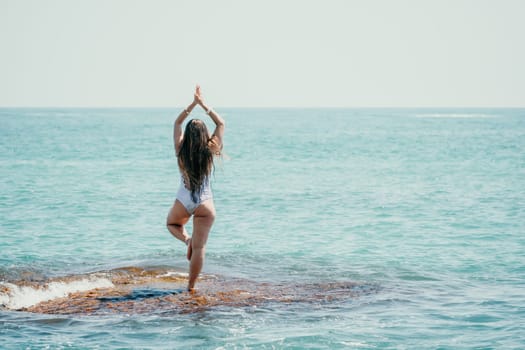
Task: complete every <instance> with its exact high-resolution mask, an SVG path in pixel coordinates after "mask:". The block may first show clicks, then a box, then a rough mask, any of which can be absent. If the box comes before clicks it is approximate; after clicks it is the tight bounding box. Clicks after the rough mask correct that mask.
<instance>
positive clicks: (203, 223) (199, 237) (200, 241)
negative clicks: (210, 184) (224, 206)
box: [191, 199, 215, 249]
mask: <svg viewBox="0 0 525 350" xmlns="http://www.w3.org/2000/svg"><path fill="white" fill-rule="evenodd" d="M214 221H215V206H214V204H213V200H212V199H209V200H206V201H204V202H202V203H201V204H200V205H199V206H198V207H197V209H195V212H194V213H193V235H192V236H191V245H192V247H193V248H194V249H195V248H203V247H204V246H205V245H206V242H207V241H208V234H209V233H210V229H211V226H212V225H213V222H214Z"/></svg>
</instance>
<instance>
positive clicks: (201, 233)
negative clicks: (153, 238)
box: [188, 199, 215, 291]
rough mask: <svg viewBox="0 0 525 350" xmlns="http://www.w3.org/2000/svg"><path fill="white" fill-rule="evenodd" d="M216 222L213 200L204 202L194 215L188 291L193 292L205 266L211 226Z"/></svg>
mask: <svg viewBox="0 0 525 350" xmlns="http://www.w3.org/2000/svg"><path fill="white" fill-rule="evenodd" d="M214 220H215V206H214V205H213V200H211V199H210V200H207V201H205V202H202V203H201V205H199V207H198V208H197V209H196V210H195V213H194V214H193V235H192V237H191V242H190V243H191V246H192V250H193V252H192V255H191V260H190V280H189V282H188V290H190V291H191V290H193V288H194V286H195V281H196V280H197V277H199V273H200V272H201V270H202V266H203V265H204V255H205V253H206V242H207V241H208V234H209V233H210V229H211V226H212V225H213V221H214Z"/></svg>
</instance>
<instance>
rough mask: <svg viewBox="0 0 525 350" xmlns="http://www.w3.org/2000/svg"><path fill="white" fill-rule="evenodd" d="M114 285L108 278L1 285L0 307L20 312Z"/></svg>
mask: <svg viewBox="0 0 525 350" xmlns="http://www.w3.org/2000/svg"><path fill="white" fill-rule="evenodd" d="M111 287H113V283H112V282H111V281H110V280H109V279H107V278H101V277H86V278H82V279H78V280H71V281H54V282H49V283H46V284H44V285H21V286H19V285H16V284H13V283H9V282H1V283H0V305H2V306H4V307H6V308H8V309H12V310H18V309H22V308H28V307H31V306H34V305H36V304H39V303H41V302H44V301H49V300H54V299H58V298H64V297H67V296H68V295H69V294H71V293H76V292H85V291H89V290H93V289H98V288H111Z"/></svg>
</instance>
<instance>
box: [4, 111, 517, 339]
mask: <svg viewBox="0 0 525 350" xmlns="http://www.w3.org/2000/svg"><path fill="white" fill-rule="evenodd" d="M219 112H221V114H222V115H223V117H224V118H225V119H226V121H227V130H226V136H225V144H226V145H225V151H226V153H227V155H228V158H226V159H224V161H223V162H222V164H218V166H217V167H216V170H215V177H214V181H213V184H212V186H213V191H214V195H215V205H216V208H217V220H216V222H215V225H214V227H213V229H212V232H211V235H210V239H209V243H208V251H207V261H206V265H205V268H204V272H205V273H206V274H212V275H220V276H226V278H232V279H233V278H246V279H250V280H253V281H257V282H268V283H276V284H279V283H290V282H293V283H312V282H341V281H354V282H357V283H361V284H363V285H374V286H376V287H377V288H375V289H376V290H377V292H374V293H370V294H366V293H365V294H363V295H360V296H357V297H352V298H348V300H346V301H342V302H337V303H330V302H324V303H317V304H316V303H314V304H312V303H290V304H286V303H280V304H276V303H268V304H263V305H258V306H253V307H214V308H211V309H207V310H204V311H202V312H196V313H182V314H171V315H158V314H155V313H151V314H141V315H113V316H111V315H109V316H93V315H91V316H90V315H72V316H58V315H42V314H33V313H29V312H22V311H16V310H13V309H10V308H8V307H3V308H2V307H0V338H1V343H0V347H2V348H8V349H9V348H12V349H22V348H23V349H26V348H36V349H38V348H53V349H54V348H75V349H76V348H87V349H91V348H100V349H108V348H109V349H111V348H151V349H162V348H166V349H171V348H218V349H234V348H297V349H301V348H329V349H337V348H358V349H367V348H395V349H400V348H401V349H402V348H407V349H423V348H424V349H437V348H439V349H472V348H497V349H518V348H524V347H525V110H524V109H224V110H220V111H219ZM176 113H177V110H173V109H0V252H1V253H0V279H1V280H2V281H3V282H13V281H17V280H19V279H21V278H24V276H28V275H29V276H33V277H31V278H37V277H34V276H40V277H38V278H48V277H56V276H65V275H71V274H80V273H86V272H91V271H100V270H104V269H112V268H116V267H119V266H157V265H163V266H172V267H173V268H174V269H180V270H184V269H186V268H187V263H186V261H185V249H184V246H183V244H182V243H180V242H178V241H176V240H175V239H173V238H172V237H171V236H170V235H169V233H168V231H167V230H166V228H165V219H166V215H167V212H168V210H169V208H170V206H171V204H172V202H173V200H174V197H175V194H176V191H177V188H178V184H179V177H178V171H177V168H176V161H175V158H174V151H173V145H172V139H171V137H172V125H173V119H174V117H175V116H176ZM195 116H196V117H200V118H203V119H204V118H205V116H204V115H203V114H199V113H196V114H195ZM190 230H191V228H190ZM0 294H1V291H0ZM4 297H5V296H4ZM0 300H1V298H0Z"/></svg>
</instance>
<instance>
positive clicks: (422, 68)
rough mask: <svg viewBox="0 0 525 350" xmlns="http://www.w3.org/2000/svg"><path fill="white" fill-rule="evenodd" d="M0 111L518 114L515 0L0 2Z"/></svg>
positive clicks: (524, 91)
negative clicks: (201, 106)
mask: <svg viewBox="0 0 525 350" xmlns="http://www.w3.org/2000/svg"><path fill="white" fill-rule="evenodd" d="M0 45H1V46H0V48H1V52H0V106H26V107H29V106H42V107H46V106H47V107H49V106H64V107H112V106H113V107H128V106H129V107H136V106H142V107H166V106H185V105H187V104H188V103H190V102H191V99H192V94H193V91H192V90H193V88H194V85H195V84H196V83H200V84H201V86H202V89H203V93H204V96H205V97H206V99H207V101H208V103H210V104H211V105H213V106H216V107H220V106H223V107H365V106H368V107H467V106H468V107H488V106H493V107H505V106H507V107H512V106H513V107H519V106H522V107H523V106H525V1H520V0H515V1H511V0H493V1H484V0H473V1H465V0H451V1H446V0H437V1H433V0H428V1H425V0H411V1H410V0H399V1H396V0H384V1H378V0H362V1H353V0H346V1H345V0H302V1H298V0H260V1H251V0H188V1H177V0H173V1H158V0H144V1H130V0H49V1H44V0H35V1H28V0H0Z"/></svg>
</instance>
